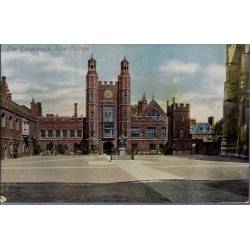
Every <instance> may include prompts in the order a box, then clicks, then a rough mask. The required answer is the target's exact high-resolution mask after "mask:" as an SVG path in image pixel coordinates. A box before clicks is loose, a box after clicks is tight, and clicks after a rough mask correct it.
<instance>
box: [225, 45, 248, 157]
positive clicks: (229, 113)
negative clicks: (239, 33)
mask: <svg viewBox="0 0 250 250" xmlns="http://www.w3.org/2000/svg"><path fill="white" fill-rule="evenodd" d="M249 50H250V45H243V44H241V45H240V44H230V45H227V47H226V51H227V60H226V81H225V84H224V103H223V104H224V105H223V140H222V146H221V152H222V154H232V155H242V156H248V154H249V67H250V63H249V60H250V56H249Z"/></svg>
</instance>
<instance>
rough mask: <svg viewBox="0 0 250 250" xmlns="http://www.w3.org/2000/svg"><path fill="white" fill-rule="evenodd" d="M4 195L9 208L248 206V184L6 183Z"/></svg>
mask: <svg viewBox="0 0 250 250" xmlns="http://www.w3.org/2000/svg"><path fill="white" fill-rule="evenodd" d="M2 191H3V194H4V195H5V196H6V197H7V199H8V202H7V203H6V204H8V203H9V204H10V203H13V202H18V203H47V202H49V203H55V204H58V203H72V202H73V203H91V204H95V203H104V204H105V203H108V204H109V203H125V204H138V203H139V204H140V203H142V204H147V203H150V204H152V203H159V204H164V203H213V202H215V203H221V202H246V201H247V200H248V193H249V184H248V181H247V180H245V181H242V180H239V181H188V180H164V181H158V182H145V183H144V182H121V183H108V184H93V183H91V184H79V183H3V184H2Z"/></svg>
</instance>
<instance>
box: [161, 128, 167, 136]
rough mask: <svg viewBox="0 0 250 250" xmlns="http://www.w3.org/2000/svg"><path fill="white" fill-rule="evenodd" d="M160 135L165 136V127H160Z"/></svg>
mask: <svg viewBox="0 0 250 250" xmlns="http://www.w3.org/2000/svg"><path fill="white" fill-rule="evenodd" d="M161 136H162V137H166V136H167V130H166V128H161Z"/></svg>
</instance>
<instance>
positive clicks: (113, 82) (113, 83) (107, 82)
mask: <svg viewBox="0 0 250 250" xmlns="http://www.w3.org/2000/svg"><path fill="white" fill-rule="evenodd" d="M117 83H118V82H117V81H98V84H99V85H101V86H111V87H112V86H116V85H117Z"/></svg>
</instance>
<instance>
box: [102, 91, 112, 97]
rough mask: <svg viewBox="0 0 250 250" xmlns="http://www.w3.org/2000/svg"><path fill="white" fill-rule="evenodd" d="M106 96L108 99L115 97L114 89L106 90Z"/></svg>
mask: <svg viewBox="0 0 250 250" xmlns="http://www.w3.org/2000/svg"><path fill="white" fill-rule="evenodd" d="M104 97H105V98H107V99H110V98H112V97H113V93H112V91H110V90H106V91H105V92H104Z"/></svg>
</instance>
